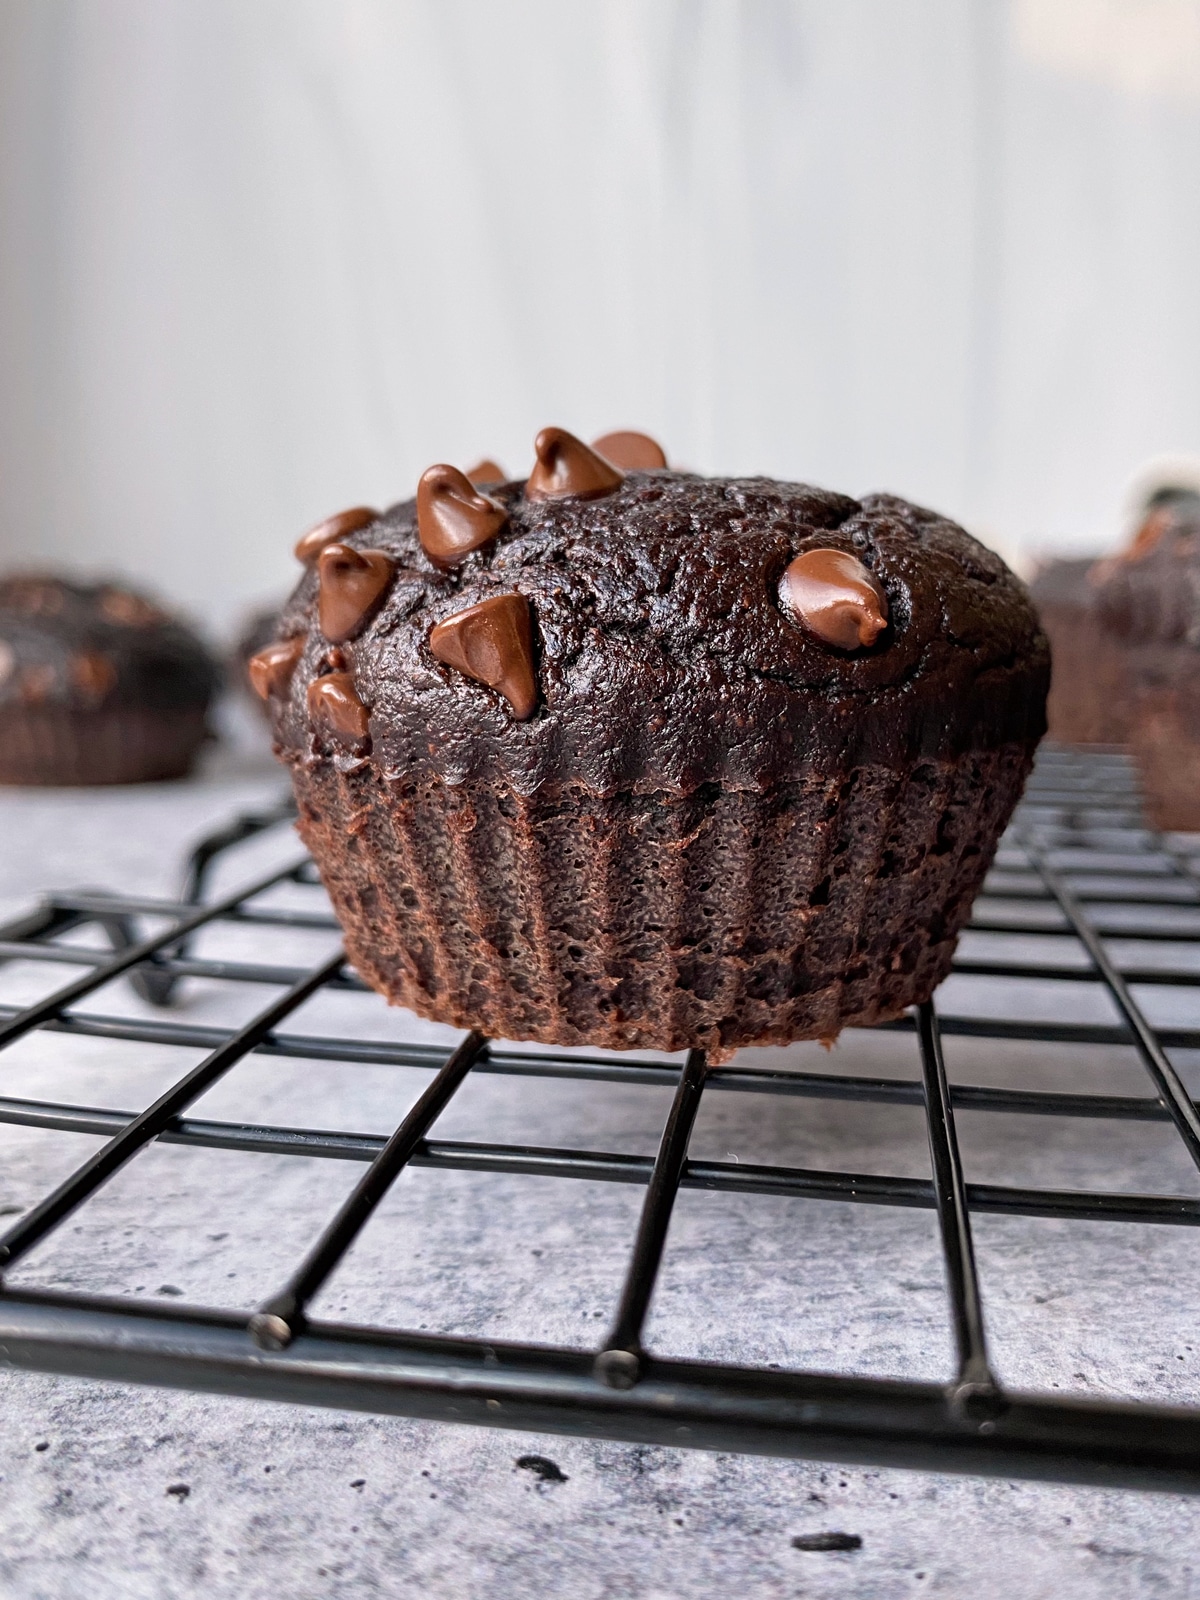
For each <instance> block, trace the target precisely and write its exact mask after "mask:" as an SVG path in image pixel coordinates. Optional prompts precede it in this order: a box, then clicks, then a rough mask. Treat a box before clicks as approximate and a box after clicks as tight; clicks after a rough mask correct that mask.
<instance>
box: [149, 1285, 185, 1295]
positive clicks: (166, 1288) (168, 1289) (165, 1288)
mask: <svg viewBox="0 0 1200 1600" xmlns="http://www.w3.org/2000/svg"><path fill="white" fill-rule="evenodd" d="M154 1292H155V1293H156V1294H182V1293H183V1290H182V1289H177V1288H176V1287H175V1285H174V1284H173V1283H160V1284H159V1286H158V1288H157V1289H156V1290H155V1291H154Z"/></svg>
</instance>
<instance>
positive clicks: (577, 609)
mask: <svg viewBox="0 0 1200 1600" xmlns="http://www.w3.org/2000/svg"><path fill="white" fill-rule="evenodd" d="M611 437H612V438H614V439H617V438H625V439H628V438H629V437H631V436H628V435H615V436H611ZM633 437H636V436H633ZM623 448H624V447H623ZM488 465H489V466H490V465H491V464H490V463H489V464H488ZM476 478H477V475H476V474H475V473H472V474H470V475H464V474H461V473H458V472H456V471H455V469H453V468H448V467H438V468H431V469H430V471H429V472H428V473H426V474H425V475H424V477H423V478H422V480H421V485H420V488H419V490H418V494H417V496H416V497H415V498H414V499H412V500H408V501H405V502H403V503H402V504H400V505H397V506H394V507H392V509H391V510H389V511H387V512H386V513H383V514H381V515H373V514H372V513H370V512H369V511H366V510H364V509H363V508H357V509H356V510H355V511H354V512H351V513H344V514H343V516H342V517H341V518H334V519H330V522H329V523H327V524H323V525H322V526H321V527H320V528H319V529H314V530H313V532H312V533H311V534H310V535H307V536H306V538H305V539H304V540H302V541H301V547H300V548H299V549H298V553H299V554H301V556H302V558H303V559H304V560H305V561H306V562H307V564H308V565H307V570H306V572H305V575H304V577H303V578H302V579H301V582H300V584H299V586H298V588H297V590H296V592H295V594H294V595H293V596H292V599H291V600H290V602H289V603H288V605H287V606H286V607H285V609H284V612H283V614H282V617H281V622H280V642H278V643H276V644H275V645H273V646H271V647H269V648H268V650H267V651H265V652H263V654H262V655H261V656H259V657H258V658H257V661H258V666H257V682H258V687H259V690H260V692H261V693H263V695H264V697H267V696H270V698H271V699H272V702H273V704H274V707H275V713H274V715H275V727H276V735H277V740H278V743H279V746H280V749H281V753H282V754H283V755H284V756H285V757H286V758H287V759H289V760H295V761H305V762H307V761H323V760H332V761H334V762H336V763H338V764H339V765H341V766H344V767H347V768H352V767H353V766H355V765H356V764H357V763H360V762H363V761H366V760H370V761H372V762H374V763H375V764H377V766H378V767H379V768H380V769H381V770H382V772H383V773H384V774H385V775H386V776H387V777H389V778H392V779H395V780H397V781H399V782H402V783H419V782H421V781H422V779H424V778H426V777H431V776H438V777H441V778H443V779H445V780H447V781H449V782H462V781H464V780H466V779H468V778H485V777H488V776H493V777H495V779H496V780H497V781H498V782H503V783H504V784H506V785H511V786H512V787H514V788H515V789H517V790H518V791H519V792H523V793H529V792H532V791H534V790H535V789H538V788H540V787H542V786H543V785H546V784H551V785H553V784H564V785H565V784H582V785H586V786H587V787H588V788H591V789H593V790H596V791H599V792H610V791H612V790H614V789H618V788H625V787H633V788H636V789H639V790H642V791H653V790H657V789H673V790H680V789H689V788H692V787H694V786H695V785H696V784H699V783H704V782H713V781H716V782H723V783H726V784H732V785H744V786H749V787H761V786H763V785H766V784H770V783H773V782H778V781H783V780H786V779H789V778H791V777H792V776H795V775H799V774H800V773H801V772H802V771H803V770H804V769H805V768H806V767H808V766H809V765H810V764H812V763H819V764H821V765H822V766H825V767H828V766H829V765H830V764H831V763H840V764H842V765H846V766H848V765H856V764H860V763H862V762H880V763H891V764H898V763H901V762H907V761H908V760H911V759H912V758H913V757H914V756H919V755H922V754H925V755H929V756H930V757H950V756H953V755H956V754H958V753H960V752H961V751H962V750H964V749H968V748H976V747H977V748H991V747H995V746H997V745H999V744H1002V743H1006V742H1008V741H1010V740H1022V741H1024V740H1027V739H1029V738H1030V737H1033V738H1036V737H1037V736H1038V735H1039V734H1040V732H1041V731H1042V727H1043V722H1042V718H1043V703H1044V697H1045V688H1046V679H1047V676H1048V661H1049V658H1048V647H1047V645H1046V641H1045V638H1044V636H1043V635H1042V633H1041V631H1040V629H1039V626H1038V623H1037V618H1036V616H1035V614H1034V611H1033V608H1032V606H1031V604H1030V601H1029V597H1028V594H1027V592H1026V591H1025V589H1024V587H1023V585H1022V584H1020V583H1019V582H1018V580H1017V579H1016V578H1014V577H1013V575H1012V574H1011V573H1010V572H1009V570H1008V569H1007V567H1006V566H1005V565H1004V563H1003V562H1002V561H1001V560H1000V558H999V557H998V556H996V555H994V554H993V553H992V552H991V551H989V550H987V549H986V548H985V547H984V546H982V545H980V544H978V543H977V542H976V541H975V540H974V539H972V538H971V537H970V536H969V535H968V534H966V533H964V532H963V530H962V529H961V528H959V527H957V526H956V525H955V524H954V523H952V522H949V521H947V520H946V519H945V518H942V517H939V516H937V515H935V514H934V513H932V512H929V511H923V510H921V509H919V508H918V507H915V506H912V505H909V504H907V503H906V502H905V501H903V500H900V499H897V498H895V497H894V496H890V495H871V496H868V497H866V498H865V499H863V500H853V499H850V498H848V497H847V496H845V495H839V494H832V493H829V492H827V491H824V490H821V489H814V488H809V487H807V486H806V485H803V484H794V483H777V482H773V481H771V480H769V479H766V478H712V479H706V478H701V477H698V476H696V475H694V474H692V473H685V472H672V471H668V470H666V469H662V468H651V469H641V470H631V471H628V472H624V473H623V472H621V471H620V470H619V468H618V467H617V466H615V465H614V464H613V463H612V462H611V461H609V460H607V459H606V458H604V457H602V456H599V455H598V454H596V453H595V452H593V451H590V450H588V448H587V446H585V445H582V444H580V443H579V441H577V440H574V439H572V438H571V436H570V435H567V434H563V433H562V432H561V430H557V429H546V430H543V433H542V434H540V435H539V437H538V462H537V465H536V466H535V469H534V471H533V473H532V474H531V476H530V478H529V480H527V481H525V482H520V481H515V482H507V483H494V484H486V483H484V484H483V485H482V487H480V486H479V485H478V483H477V482H473V481H472V479H476Z"/></svg>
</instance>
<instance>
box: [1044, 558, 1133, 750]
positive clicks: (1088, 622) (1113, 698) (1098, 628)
mask: <svg viewBox="0 0 1200 1600" xmlns="http://www.w3.org/2000/svg"><path fill="white" fill-rule="evenodd" d="M1099 565H1100V564H1099V563H1098V562H1097V561H1096V560H1095V559H1094V558H1092V557H1090V556H1088V557H1084V558H1083V559H1082V560H1075V561H1048V562H1047V563H1046V564H1045V565H1044V566H1043V567H1042V568H1041V570H1040V571H1039V572H1038V573H1037V574H1036V575H1035V577H1034V579H1033V582H1032V583H1031V584H1030V586H1029V592H1030V594H1031V595H1032V597H1033V603H1034V605H1035V606H1036V607H1037V612H1038V616H1039V617H1040V618H1041V623H1042V627H1043V628H1044V629H1045V630H1046V633H1047V635H1048V637H1049V640H1050V653H1051V657H1052V660H1053V668H1052V670H1051V674H1050V699H1049V701H1048V703H1047V707H1046V712H1047V719H1048V721H1049V725H1050V729H1049V731H1050V734H1051V736H1052V737H1053V738H1055V739H1059V740H1061V741H1062V742H1063V743H1064V744H1104V745H1112V744H1125V743H1126V742H1127V740H1128V738H1129V731H1130V715H1131V709H1132V707H1131V702H1130V689H1129V682H1128V663H1127V660H1126V657H1127V654H1128V652H1127V649H1126V646H1125V643H1124V641H1123V640H1122V639H1119V638H1118V637H1117V636H1116V635H1115V634H1114V633H1112V632H1111V631H1110V630H1109V629H1108V628H1106V627H1105V625H1104V623H1103V622H1102V621H1101V618H1100V616H1099V613H1098V610H1097V598H1098V590H1097V586H1096V583H1095V581H1093V580H1094V578H1095V575H1096V572H1097V568H1098V567H1099Z"/></svg>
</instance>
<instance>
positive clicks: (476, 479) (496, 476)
mask: <svg viewBox="0 0 1200 1600" xmlns="http://www.w3.org/2000/svg"><path fill="white" fill-rule="evenodd" d="M467 477H468V478H469V479H470V481H471V482H472V483H473V484H475V485H479V484H481V483H503V482H504V481H505V478H506V477H507V474H506V473H505V471H504V468H503V467H502V466H500V464H499V463H498V462H496V461H492V460H490V459H489V458H488V457H487V456H485V457H484V458H483V460H482V461H477V462H476V463H475V465H474V466H473V467H468V468H467Z"/></svg>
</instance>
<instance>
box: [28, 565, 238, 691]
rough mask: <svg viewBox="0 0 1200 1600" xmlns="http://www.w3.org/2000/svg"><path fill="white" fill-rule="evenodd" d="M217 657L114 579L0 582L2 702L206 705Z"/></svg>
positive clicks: (37, 577)
mask: <svg viewBox="0 0 1200 1600" xmlns="http://www.w3.org/2000/svg"><path fill="white" fill-rule="evenodd" d="M217 682H218V672H217V667H216V663H215V662H214V660H213V659H212V657H211V656H210V655H209V653H208V651H207V650H206V649H205V647H204V646H203V644H201V642H200V640H199V639H198V638H197V637H196V635H195V634H194V633H193V632H192V631H191V629H190V628H188V627H186V626H185V625H184V624H183V623H181V622H179V621H178V620H176V619H175V618H173V617H171V616H169V615H168V614H167V613H166V612H164V611H162V610H161V609H160V608H159V607H158V606H157V605H155V604H154V603H153V601H151V600H148V599H146V597H145V596H144V595H141V594H137V593H136V592H134V591H133V590H131V589H124V588H120V587H118V586H117V585H115V584H111V583H97V584H82V583H71V582H68V581H67V580H66V579H64V578H58V577H54V576H51V575H46V574H42V573H28V574H21V575H15V576H11V577H8V578H3V579H0V706H10V707H22V708H33V707H37V706H60V707H65V708H68V709H71V710H76V711H96V710H100V709H104V710H113V709H118V708H120V709H126V710H127V709H134V708H136V709H141V710H150V711H191V710H203V709H204V707H205V706H207V705H208V703H209V701H210V699H211V698H212V695H213V693H214V691H215V689H216V687H217Z"/></svg>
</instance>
